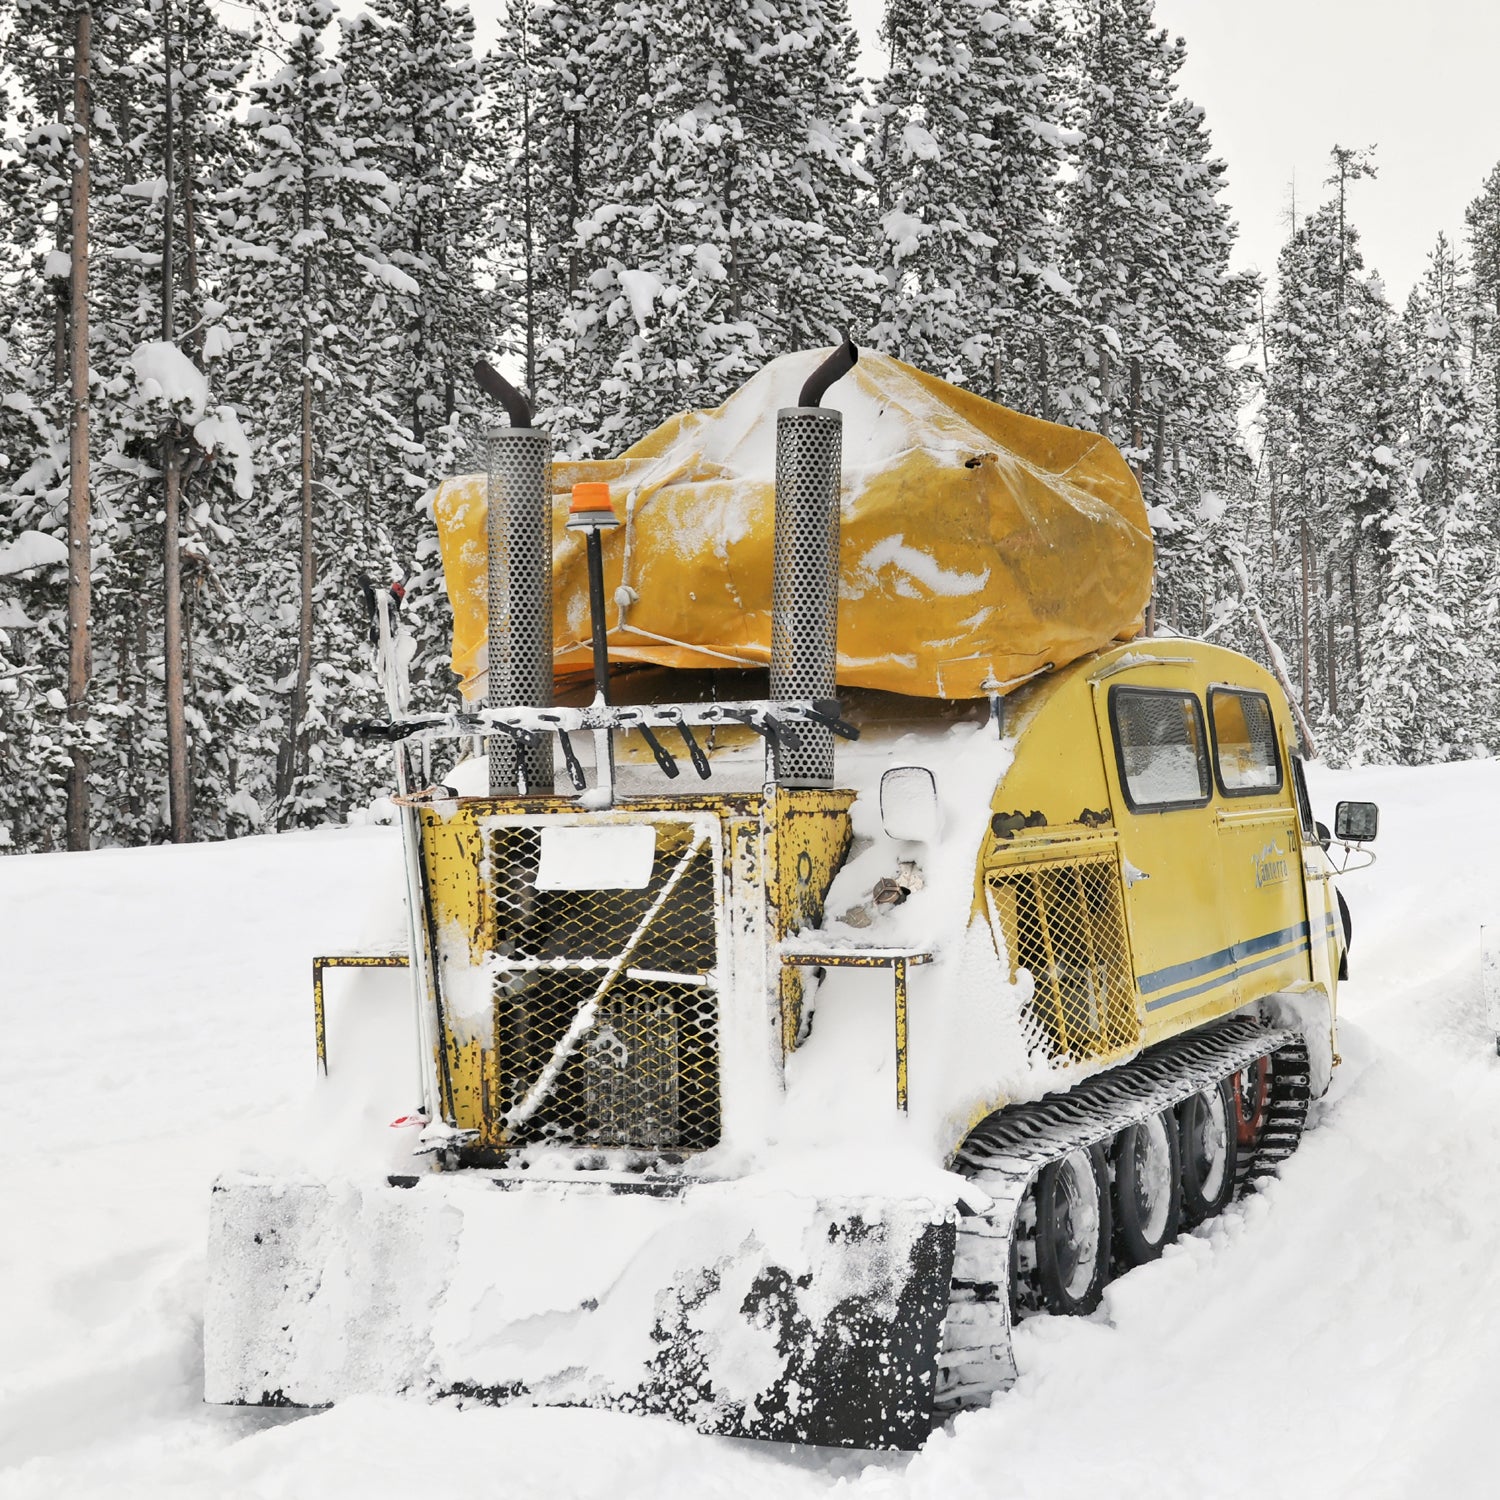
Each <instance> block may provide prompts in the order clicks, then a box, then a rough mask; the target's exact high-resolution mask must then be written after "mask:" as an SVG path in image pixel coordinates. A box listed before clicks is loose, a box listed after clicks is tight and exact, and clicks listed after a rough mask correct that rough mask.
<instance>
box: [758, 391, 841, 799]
mask: <svg viewBox="0 0 1500 1500" xmlns="http://www.w3.org/2000/svg"><path fill="white" fill-rule="evenodd" d="M842 459H843V417H842V416H841V415H840V414H839V413H838V412H836V411H825V410H824V409H823V408H821V407H797V406H793V407H785V408H783V410H781V411H779V412H778V413H777V414H776V561H775V583H774V589H773V599H772V610H773V613H772V616H771V696H772V697H773V698H832V697H833V696H834V694H835V692H836V686H835V682H836V679H835V673H836V670H837V667H838V617H839V474H840V469H841V467H842ZM797 735H798V739H799V741H800V744H799V746H798V748H797V749H795V750H793V749H790V748H789V747H787V746H782V747H780V748H775V747H772V748H771V749H770V750H769V752H768V753H769V755H770V758H771V765H770V775H771V779H772V780H773V781H775V782H777V783H778V784H779V785H781V786H832V785H833V735H832V734H831V733H830V732H829V731H828V730H826V729H823V728H821V727H819V726H816V725H799V726H798V728H797Z"/></svg>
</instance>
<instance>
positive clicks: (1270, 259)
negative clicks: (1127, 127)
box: [851, 0, 1500, 302]
mask: <svg viewBox="0 0 1500 1500" xmlns="http://www.w3.org/2000/svg"><path fill="white" fill-rule="evenodd" d="M930 3H933V4H940V3H942V0H930ZM851 5H852V9H853V12H854V17H855V21H856V24H857V25H858V26H859V28H860V34H861V36H862V37H863V38H864V39H865V47H866V54H865V56H866V70H867V71H869V72H880V71H883V69H884V65H885V63H884V58H883V56H882V55H881V53H880V50H879V48H878V47H877V46H876V42H875V33H876V30H877V28H878V27H879V24H880V14H881V11H882V9H883V4H882V0H851ZM1156 14H1157V19H1158V20H1159V21H1160V23H1161V24H1162V25H1163V26H1165V27H1166V28H1167V29H1168V30H1170V31H1171V32H1172V33H1173V35H1178V36H1183V37H1186V38H1187V46H1188V58H1187V65H1186V67H1185V68H1184V69H1183V72H1182V75H1181V76H1182V86H1183V88H1184V90H1185V92H1186V93H1187V94H1188V96H1189V97H1190V98H1192V99H1195V100H1196V101H1197V102H1198V103H1199V104H1201V105H1202V106H1203V108H1204V110H1205V111H1206V112H1207V115H1208V125H1209V129H1210V131H1211V133H1212V135H1213V141H1214V147H1215V150H1216V151H1217V153H1218V154H1219V155H1220V156H1221V157H1222V158H1223V159H1224V160H1225V161H1226V162H1227V163H1228V166H1229V188H1228V193H1227V195H1226V196H1227V197H1228V200H1229V203H1230V205H1231V207H1232V208H1233V210H1234V214H1235V217H1236V218H1237V219H1238V221H1239V225H1240V247H1239V256H1238V263H1239V264H1240V265H1242V266H1249V267H1252V268H1254V269H1257V270H1261V271H1264V272H1265V273H1267V274H1268V275H1270V274H1272V273H1274V271H1275V267H1276V252H1277V250H1278V248H1279V247H1280V245H1281V242H1282V240H1283V239H1284V238H1285V237H1286V210H1287V206H1288V204H1289V202H1290V198H1291V184H1292V180H1293V177H1294V176H1295V179H1296V183H1297V212H1298V214H1299V216H1300V215H1301V214H1302V213H1303V212H1304V211H1305V209H1306V208H1308V207H1310V206H1312V205H1313V204H1314V203H1315V202H1316V201H1317V198H1318V196H1319V195H1320V194H1322V193H1323V192H1324V191H1325V189H1324V188H1323V186H1322V183H1323V179H1324V178H1325V177H1326V176H1327V175H1328V152H1329V150H1330V148H1331V147H1333V146H1334V145H1335V144H1337V145H1340V146H1368V145H1371V144H1374V145H1377V146H1378V147H1379V150H1378V151H1377V152H1376V161H1377V163H1378V165H1379V167H1380V176H1379V177H1378V178H1377V179H1376V180H1375V181H1374V182H1360V183H1358V184H1356V185H1355V186H1354V188H1353V190H1352V198H1351V200H1350V202H1351V212H1352V213H1353V215H1354V218H1355V222H1356V223H1357V224H1358V226H1359V229H1360V232H1361V235H1362V236H1363V240H1364V248H1365V261H1366V264H1367V265H1371V266H1375V267H1377V268H1378V269H1379V270H1380V271H1381V273H1382V274H1383V275H1384V277H1385V280H1386V284H1387V288H1388V290H1389V293H1390V296H1391V298H1392V300H1394V301H1398V302H1399V301H1402V300H1404V299H1405V297H1406V293H1407V292H1408V291H1409V290H1410V288H1411V285H1412V283H1413V282H1414V281H1415V279H1416V278H1417V276H1418V275H1419V274H1420V273H1421V270H1422V266H1423V263H1424V261H1425V260H1426V257H1427V252H1428V251H1429V250H1430V249H1431V248H1432V242H1433V241H1434V240H1435V239H1436V238H1437V233H1438V230H1440V229H1442V230H1446V231H1447V233H1448V235H1449V237H1450V238H1453V239H1457V238H1458V237H1460V236H1461V235H1462V233H1463V220H1464V207H1465V205H1466V204H1467V203H1468V202H1469V201H1470V199H1472V198H1473V197H1474V196H1475V195H1476V194H1477V193H1478V191H1479V187H1480V184H1481V183H1482V182H1483V180H1484V178H1485V176H1486V174H1487V173H1488V172H1489V171H1490V169H1491V168H1492V167H1493V166H1494V165H1495V164H1496V162H1497V161H1500V84H1497V68H1500V0H1156Z"/></svg>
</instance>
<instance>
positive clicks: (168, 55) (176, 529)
mask: <svg viewBox="0 0 1500 1500" xmlns="http://www.w3.org/2000/svg"><path fill="white" fill-rule="evenodd" d="M161 24H162V38H161V49H162V62H163V68H164V71H165V74H166V99H165V106H166V107H165V110H164V111H163V113H164V115H165V119H164V120H163V126H164V130H165V140H166V150H165V152H164V156H163V161H162V166H163V168H164V173H165V177H166V182H167V192H166V201H165V203H164V205H163V214H162V243H161V337H162V342H163V343H167V344H169V343H171V342H172V340H173V338H174V337H175V336H176V332H177V300H176V286H175V283H174V279H173V278H174V265H173V259H174V255H173V252H174V251H175V249H176V246H175V244H174V243H173V242H174V240H175V239H176V229H177V225H176V219H177V198H176V178H177V162H176V155H175V143H174V141H173V132H174V130H175V129H176V124H177V111H176V107H175V103H174V96H175V94H176V90H175V89H174V88H173V85H172V7H171V4H170V0H163V4H162V8H161ZM182 457H183V455H182V445H181V434H180V433H179V431H178V426H177V422H176V420H175V419H174V420H172V421H170V422H168V424H167V427H166V430H165V431H164V432H163V433H162V435H161V467H162V476H163V481H164V482H163V489H164V490H165V496H164V503H163V507H162V509H163V513H164V516H165V524H164V527H163V534H162V689H163V693H164V696H165V698H166V712H167V808H168V820H169V828H170V832H171V838H172V842H173V843H174V844H186V843H189V842H190V841H191V840H192V837H193V833H192V818H191V816H190V814H189V810H188V774H187V711H186V707H185V705H184V702H183V690H182V541H181V525H182Z"/></svg>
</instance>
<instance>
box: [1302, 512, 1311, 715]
mask: <svg viewBox="0 0 1500 1500" xmlns="http://www.w3.org/2000/svg"><path fill="white" fill-rule="evenodd" d="M1300 535H1301V538H1302V712H1303V713H1310V712H1311V686H1310V685H1311V682H1312V632H1311V628H1310V624H1309V605H1308V578H1307V519H1306V517H1304V518H1303V521H1302V527H1301V531H1300Z"/></svg>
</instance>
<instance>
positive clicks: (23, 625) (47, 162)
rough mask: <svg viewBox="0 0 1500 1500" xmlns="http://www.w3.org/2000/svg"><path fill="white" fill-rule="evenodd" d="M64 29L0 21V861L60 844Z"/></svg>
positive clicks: (31, 6)
mask: <svg viewBox="0 0 1500 1500" xmlns="http://www.w3.org/2000/svg"><path fill="white" fill-rule="evenodd" d="M70 23H71V18H70V16H69V15H68V14H67V13H66V12H64V11H62V10H60V9H59V8H57V7H55V6H53V5H52V4H50V3H45V0H13V3H12V4H10V5H8V6H7V7H6V8H5V9H4V10H3V11H0V96H3V100H4V108H3V110H0V162H3V170H0V215H3V222H0V285H3V286H4V289H5V292H4V296H3V298H0V849H3V850H7V851H8V850H11V849H16V850H22V851H24V850H32V849H49V848H54V847H61V846H62V842H63V823H64V782H65V779H66V777H67V772H68V754H67V749H66V734H65V731H64V727H63V718H64V713H63V710H64V708H65V704H66V699H65V697H64V693H63V689H64V688H65V687H66V684H67V650H68V647H67V622H66V618H65V610H66V606H67V589H66V584H65V581H64V580H65V577H66V571H65V567H64V562H65V559H66V554H67V548H66V537H67V520H66V517H67V499H68V492H67V472H68V469H67V465H68V406H67V397H68V339H69V322H68V317H69V313H68V299H69V290H70V287H69V269H70V267H69V257H68V253H67V252H68V246H69V243H70V238H71V236H70V225H69V204H68V198H69V175H70V167H69V161H68V141H69V123H68V122H69V120H70V118H71V107H72V78H71V50H70V49H71V45H72V43H71V29H70ZM49 554H50V560H48V558H49Z"/></svg>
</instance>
